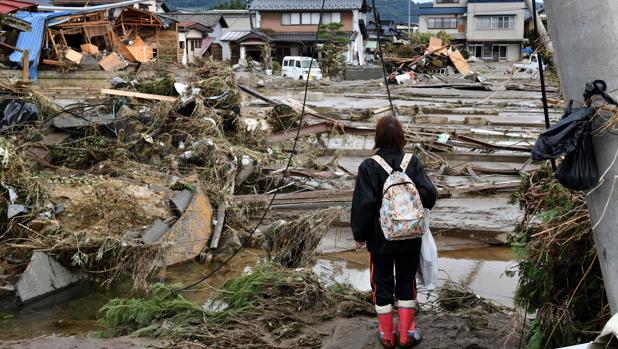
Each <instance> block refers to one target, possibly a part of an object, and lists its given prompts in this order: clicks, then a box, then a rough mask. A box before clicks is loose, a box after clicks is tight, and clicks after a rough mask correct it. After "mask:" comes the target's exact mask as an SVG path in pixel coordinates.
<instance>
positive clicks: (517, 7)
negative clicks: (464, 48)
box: [466, 2, 525, 41]
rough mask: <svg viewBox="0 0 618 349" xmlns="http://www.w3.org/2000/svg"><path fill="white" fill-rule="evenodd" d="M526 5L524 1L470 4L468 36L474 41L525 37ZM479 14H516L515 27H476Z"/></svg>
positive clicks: (467, 25) (521, 38) (520, 38)
mask: <svg viewBox="0 0 618 349" xmlns="http://www.w3.org/2000/svg"><path fill="white" fill-rule="evenodd" d="M524 7H525V4H524V3H523V2H505V3H482V4H472V3H471V4H468V20H467V23H466V30H467V32H466V36H467V38H468V40H472V41H500V40H523V39H524ZM477 15H481V16H490V15H515V28H514V29H489V30H480V29H476V28H477V26H476V19H477Z"/></svg>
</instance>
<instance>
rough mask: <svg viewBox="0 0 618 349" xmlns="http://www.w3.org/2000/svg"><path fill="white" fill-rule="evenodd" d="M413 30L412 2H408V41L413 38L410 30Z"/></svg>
mask: <svg viewBox="0 0 618 349" xmlns="http://www.w3.org/2000/svg"><path fill="white" fill-rule="evenodd" d="M411 29H412V0H408V40H410V38H411V37H412V34H411V33H410V30H411Z"/></svg>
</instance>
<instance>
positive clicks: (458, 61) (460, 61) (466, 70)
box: [448, 50, 471, 75]
mask: <svg viewBox="0 0 618 349" xmlns="http://www.w3.org/2000/svg"><path fill="white" fill-rule="evenodd" d="M448 57H449V58H450V59H451V62H453V64H454V65H455V68H457V71H458V72H460V73H462V74H463V75H468V74H470V72H471V70H470V65H468V62H466V60H465V58H464V57H463V56H462V55H461V52H459V50H454V51H453V52H451V53H449V54H448Z"/></svg>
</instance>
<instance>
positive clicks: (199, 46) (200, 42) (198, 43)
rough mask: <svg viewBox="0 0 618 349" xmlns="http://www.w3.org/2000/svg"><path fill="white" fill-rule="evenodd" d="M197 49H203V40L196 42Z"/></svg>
mask: <svg viewBox="0 0 618 349" xmlns="http://www.w3.org/2000/svg"><path fill="white" fill-rule="evenodd" d="M195 48H202V41H201V40H195Z"/></svg>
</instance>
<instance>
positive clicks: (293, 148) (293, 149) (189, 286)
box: [177, 0, 326, 292]
mask: <svg viewBox="0 0 618 349" xmlns="http://www.w3.org/2000/svg"><path fill="white" fill-rule="evenodd" d="M325 5H326V0H322V7H321V8H320V20H319V21H318V29H317V30H316V33H315V42H314V44H313V47H315V45H316V43H317V42H318V39H319V37H320V27H321V26H322V17H323V15H324V7H325ZM313 61H314V58H313V54H312V55H311V61H310V62H309V72H308V73H307V79H306V81H305V92H304V94H305V95H304V98H303V107H302V110H301V113H300V118H299V122H298V127H297V128H296V136H295V137H294V146H293V147H292V150H291V151H290V156H289V157H288V163H287V165H286V166H285V170H284V171H283V173H282V174H281V179H280V180H279V185H278V186H277V188H276V190H275V192H274V193H273V196H272V197H271V198H270V202H269V203H268V206H266V209H265V210H264V213H263V214H262V216H261V217H260V220H259V221H258V223H257V224H256V225H255V227H254V228H253V230H252V231H251V233H250V234H249V239H251V237H253V235H254V234H255V233H256V232H257V230H258V228H259V227H260V226H261V225H262V223H263V222H264V219H265V218H266V215H267V214H268V212H269V211H270V209H271V207H272V205H273V203H274V202H275V198H276V197H277V194H278V193H279V191H280V190H281V188H282V185H281V184H282V183H283V181H284V180H285V178H286V177H288V176H289V173H288V171H289V169H290V167H291V166H292V160H293V158H294V155H295V154H296V148H297V146H298V141H299V139H300V129H301V128H302V126H303V120H304V118H305V108H306V105H307V94H308V93H309V77H310V76H311V68H312V67H313ZM242 249H243V246H240V247H238V248H237V249H236V250H234V252H233V253H232V254H231V255H230V256H228V257H227V258H226V259H225V260H224V261H223V262H222V263H221V264H220V265H218V266H217V267H216V268H215V269H213V270H212V271H210V272H209V273H208V274H206V275H205V276H204V277H202V278H200V279H199V280H197V281H195V282H193V283H192V284H190V285H188V286H185V287H183V288H181V289H179V290H178V291H177V292H182V291H186V290H188V289H191V288H193V287H195V286H197V285H199V284H201V283H202V282H204V281H206V280H208V279H209V278H210V277H212V276H213V275H215V274H216V273H217V272H218V271H219V270H221V269H222V268H223V267H224V266H225V265H227V264H228V263H229V262H230V261H231V260H232V259H233V258H234V257H236V255H237V254H238V253H239V252H240V251H242Z"/></svg>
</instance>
